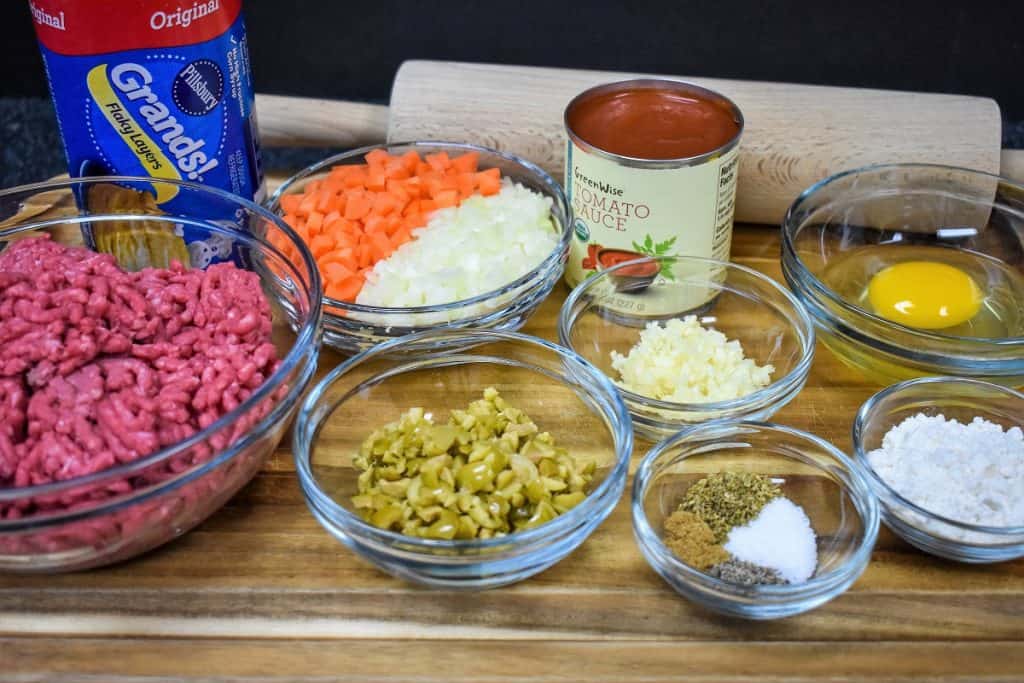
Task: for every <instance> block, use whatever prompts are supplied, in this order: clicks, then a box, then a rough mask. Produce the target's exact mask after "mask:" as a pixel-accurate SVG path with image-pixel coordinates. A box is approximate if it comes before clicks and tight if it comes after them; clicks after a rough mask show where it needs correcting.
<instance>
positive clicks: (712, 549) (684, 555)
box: [665, 510, 731, 571]
mask: <svg viewBox="0 0 1024 683" xmlns="http://www.w3.org/2000/svg"><path fill="white" fill-rule="evenodd" d="M665 545H666V546H668V548H669V550H671V551H672V552H673V553H675V554H676V557H678V558H679V559H680V560H682V561H683V562H685V563H686V564H688V565H690V566H691V567H693V568H694V569H700V570H701V571H704V570H706V569H708V568H709V567H712V566H714V565H717V564H720V563H722V562H725V561H726V560H728V559H729V558H730V557H731V556H730V555H729V553H727V552H726V551H725V548H723V547H722V546H721V544H720V543H716V542H715V534H714V533H713V532H712V531H711V527H709V526H708V525H707V524H706V523H705V522H704V520H702V519H701V518H700V517H698V516H697V515H695V514H693V513H692V512H686V511H683V510H676V511H675V512H673V513H672V514H671V515H669V516H668V519H666V520H665Z"/></svg>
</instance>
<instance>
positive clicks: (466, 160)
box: [452, 152, 480, 173]
mask: <svg viewBox="0 0 1024 683" xmlns="http://www.w3.org/2000/svg"><path fill="white" fill-rule="evenodd" d="M479 162H480V153H479V152H466V153H465V154H460V155H459V156H457V157H455V158H454V159H452V168H454V169H455V170H456V171H458V172H459V173H476V165H477V164H478V163H479Z"/></svg>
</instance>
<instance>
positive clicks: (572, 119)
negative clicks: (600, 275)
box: [565, 79, 743, 286]
mask: <svg viewBox="0 0 1024 683" xmlns="http://www.w3.org/2000/svg"><path fill="white" fill-rule="evenodd" d="M565 128H566V133H567V138H568V139H567V145H566V155H565V189H566V194H567V195H568V198H569V201H570V203H571V205H572V208H573V213H574V215H575V219H574V223H573V228H574V236H573V239H572V240H571V246H570V253H569V263H568V265H567V267H566V273H565V278H566V281H567V282H568V283H569V285H570V286H575V285H577V284H579V283H580V282H582V281H583V280H584V279H586V278H587V277H588V276H590V275H592V274H594V273H595V272H597V271H598V270H600V269H601V268H602V267H609V266H611V265H614V264H615V263H621V262H623V261H625V260H628V259H629V258H642V257H643V256H668V255H687V256H701V257H706V258H715V259H719V260H728V258H729V250H730V245H731V238H732V225H733V213H734V207H735V200H736V175H737V170H738V158H739V156H738V155H739V142H740V136H741V134H742V131H743V115H742V114H741V113H740V110H739V108H738V107H737V106H736V105H735V104H734V103H733V102H732V101H731V100H729V99H728V98H727V97H725V96H724V95H720V94H718V93H716V92H714V91H712V90H708V89H707V88H702V87H699V86H696V85H693V84H690V83H685V82H681V81H672V80H662V79H637V80H629V81H620V82H616V83H608V84H604V85H599V86H597V87H594V88H591V89H589V90H586V91H584V92H582V93H581V94H579V95H578V96H576V97H575V98H574V99H573V100H572V101H571V102H570V103H569V105H568V106H567V107H566V110H565Z"/></svg>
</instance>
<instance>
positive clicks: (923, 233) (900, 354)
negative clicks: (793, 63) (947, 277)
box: [782, 164, 1024, 386]
mask: <svg viewBox="0 0 1024 683" xmlns="http://www.w3.org/2000/svg"><path fill="white" fill-rule="evenodd" d="M883 247H884V249H886V250H888V252H887V253H888V254H890V255H889V256H886V257H885V260H882V261H877V262H870V261H863V262H862V263H865V264H867V265H866V266H865V271H864V273H862V274H861V276H858V277H856V278H855V277H851V278H850V280H849V281H848V282H849V283H851V286H853V283H857V282H860V280H861V279H863V278H864V277H866V276H869V275H870V274H873V273H874V272H877V271H878V270H880V269H881V268H882V267H884V266H885V265H886V264H887V263H891V262H892V259H899V260H904V259H907V260H913V259H920V258H922V257H921V253H922V252H921V250H922V249H923V248H929V251H928V252H926V253H930V254H931V256H929V257H928V258H932V257H934V256H935V255H937V254H939V255H943V258H956V259H958V261H957V263H959V260H960V259H963V258H970V259H971V260H970V261H969V264H970V267H969V268H968V267H967V266H966V265H965V266H964V267H965V268H967V269H968V272H970V275H971V277H972V278H973V279H975V281H976V282H977V283H978V284H979V286H980V287H981V289H982V290H983V291H985V292H986V293H987V296H988V299H987V303H986V304H985V306H984V307H983V311H984V312H985V313H986V315H989V314H991V315H993V316H996V317H997V318H998V319H999V320H1001V321H1003V322H1002V325H1004V326H1005V329H1006V330H1007V331H1008V332H1007V334H1005V335H1002V336H997V337H985V336H969V335H968V334H964V335H961V336H957V335H953V334H946V333H943V332H942V331H941V330H924V329H916V328H912V327H906V326H904V325H901V324H899V323H896V322H892V321H890V320H887V319H885V318H882V317H880V316H878V315H875V314H874V313H872V312H870V311H868V310H865V308H862V307H861V306H859V305H857V304H856V303H853V302H851V301H850V296H849V295H847V296H845V297H844V296H842V295H840V293H837V291H836V289H835V288H833V287H831V286H830V285H829V284H828V283H827V282H826V281H829V282H831V281H833V280H834V281H835V282H842V280H839V279H836V278H837V277H838V276H837V275H836V274H837V273H842V272H844V270H843V269H845V268H848V267H851V266H852V264H856V263H857V259H867V258H873V257H877V256H879V255H880V253H881V252H880V251H879V250H880V249H881V248H883ZM896 250H905V251H900V252H896ZM935 250H939V251H935ZM893 252H896V253H897V255H896V256H893V255H892V254H893ZM903 254H907V256H906V257H904V256H903ZM871 255H874V256H871ZM965 263H968V262H966V261H965ZM782 270H783V274H784V275H785V278H786V281H787V282H788V283H789V286H790V288H791V289H792V290H793V292H794V293H795V294H796V296H797V298H798V299H800V301H801V302H802V303H803V304H804V305H805V306H806V307H807V309H808V311H809V313H810V314H811V317H812V318H813V319H814V322H815V324H816V326H817V328H818V331H819V333H820V334H819V336H820V338H821V339H822V341H823V342H824V343H825V345H826V346H828V347H829V349H831V350H832V352H833V353H835V354H836V356H837V357H839V358H840V359H841V360H842V361H844V362H845V363H847V364H848V365H850V366H852V367H854V368H857V369H859V370H860V371H862V372H863V373H864V374H865V375H866V376H867V377H868V378H870V379H872V380H874V381H877V382H879V383H880V384H883V385H885V384H890V383H892V382H897V381H901V380H905V379H912V378H914V377H920V376H925V375H956V376H963V377H973V378H975V379H983V380H988V381H992V382H996V383H999V384H1004V385H1007V386H1020V385H1022V384H1024V305H1022V303H1021V302H1022V301H1024V187H1022V186H1021V185H1017V184H1015V183H1012V182H1010V181H1008V180H1005V179H1003V178H999V177H997V176H993V175H988V174H986V173H981V172H978V171H971V170H968V169H962V168H952V167H948V166H934V165H926V164H896V165H886V166H870V167H867V168H861V169H857V170H853V171H847V172H845V173H840V174H838V175H834V176H832V177H831V178H827V179H825V180H823V181H821V182H820V183H818V184H816V185H813V186H811V187H810V188H808V189H807V190H806V191H804V192H803V194H801V195H800V197H798V198H797V200H796V201H795V202H794V203H793V205H792V206H791V207H790V208H789V211H788V212H787V213H786V217H785V219H784V221H783V224H782ZM837 286H838V285H837ZM858 286H859V285H858ZM936 286H941V283H936ZM972 330H973V328H972ZM972 330H968V332H969V333H970V334H975V332H974V331H972ZM958 332H959V330H958ZM979 333H980V332H979Z"/></svg>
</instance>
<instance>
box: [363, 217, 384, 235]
mask: <svg viewBox="0 0 1024 683" xmlns="http://www.w3.org/2000/svg"><path fill="white" fill-rule="evenodd" d="M375 232H384V216H381V215H379V214H370V215H369V216H367V217H366V220H364V221H363V234H364V235H372V234H373V233H375Z"/></svg>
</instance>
